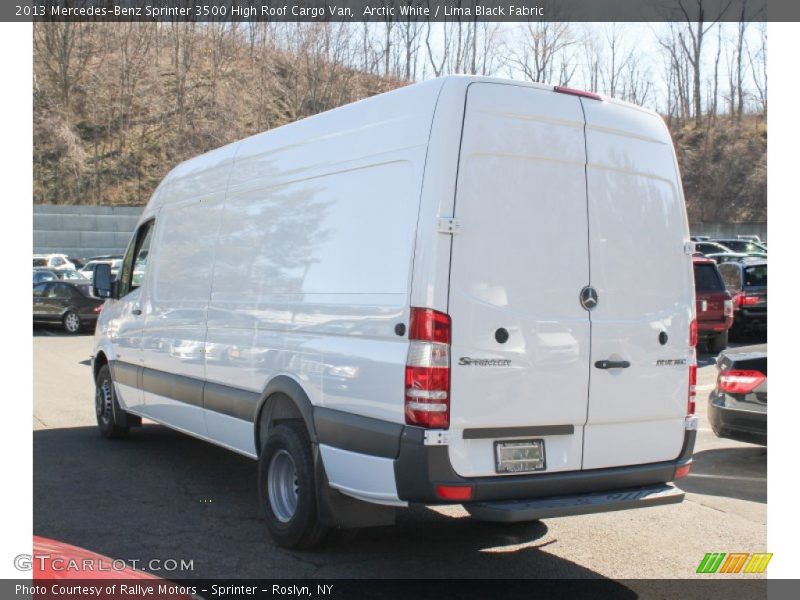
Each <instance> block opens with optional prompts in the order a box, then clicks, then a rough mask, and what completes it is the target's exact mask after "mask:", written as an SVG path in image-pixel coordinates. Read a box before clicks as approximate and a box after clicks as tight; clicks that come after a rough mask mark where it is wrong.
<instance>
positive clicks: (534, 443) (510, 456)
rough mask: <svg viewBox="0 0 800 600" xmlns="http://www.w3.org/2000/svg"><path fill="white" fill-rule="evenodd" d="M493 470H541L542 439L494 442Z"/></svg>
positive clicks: (543, 464) (504, 471)
mask: <svg viewBox="0 0 800 600" xmlns="http://www.w3.org/2000/svg"><path fill="white" fill-rule="evenodd" d="M494 457H495V470H496V471H497V472H498V473H528V472H530V471H543V470H544V469H545V461H544V440H514V441H511V442H495V443H494Z"/></svg>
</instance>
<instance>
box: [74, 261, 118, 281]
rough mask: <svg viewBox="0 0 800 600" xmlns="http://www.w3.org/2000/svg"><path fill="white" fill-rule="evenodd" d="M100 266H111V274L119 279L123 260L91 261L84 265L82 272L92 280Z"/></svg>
mask: <svg viewBox="0 0 800 600" xmlns="http://www.w3.org/2000/svg"><path fill="white" fill-rule="evenodd" d="M99 264H105V265H110V266H111V274H112V275H113V276H114V277H117V275H119V270H120V268H122V259H118V258H114V259H111V260H90V261H89V262H87V263H86V264H85V265H83V267H81V269H80V272H81V273H83V274H85V275H86V276H87V277H90V278H91V277H92V275H94V270H95V269H96V268H97V265H99Z"/></svg>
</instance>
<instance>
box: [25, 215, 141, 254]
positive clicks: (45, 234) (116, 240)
mask: <svg viewBox="0 0 800 600" xmlns="http://www.w3.org/2000/svg"><path fill="white" fill-rule="evenodd" d="M142 210H144V207H141V206H88V205H80V206H66V205H49V204H35V205H34V206H33V253H34V254H48V253H64V254H67V255H69V256H75V257H78V258H89V257H92V256H98V255H101V254H122V253H123V252H124V251H125V248H126V246H127V245H128V241H129V240H130V238H131V233H132V232H133V230H134V229H135V228H136V223H137V221H138V220H139V216H140V215H141V214H142Z"/></svg>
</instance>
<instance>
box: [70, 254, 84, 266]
mask: <svg viewBox="0 0 800 600" xmlns="http://www.w3.org/2000/svg"><path fill="white" fill-rule="evenodd" d="M67 260H68V261H69V262H71V263H72V264H73V265H75V268H76V269H82V268H83V267H84V265H86V261H85V260H84V259H82V258H75V257H74V256H68V257H67Z"/></svg>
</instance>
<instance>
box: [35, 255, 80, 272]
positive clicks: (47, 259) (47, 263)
mask: <svg viewBox="0 0 800 600" xmlns="http://www.w3.org/2000/svg"><path fill="white" fill-rule="evenodd" d="M33 267H34V268H46V269H52V270H57V271H64V270H69V271H74V270H75V264H74V263H72V262H71V261H70V260H69V258H68V257H67V255H66V254H34V255H33Z"/></svg>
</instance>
